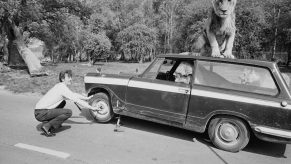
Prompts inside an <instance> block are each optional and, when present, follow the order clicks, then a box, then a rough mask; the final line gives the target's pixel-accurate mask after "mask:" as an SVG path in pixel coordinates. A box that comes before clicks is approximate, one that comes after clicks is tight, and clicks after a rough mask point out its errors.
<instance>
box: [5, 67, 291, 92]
mask: <svg viewBox="0 0 291 164" xmlns="http://www.w3.org/2000/svg"><path fill="white" fill-rule="evenodd" d="M149 64H150V63H144V64H139V63H120V62H108V63H105V62H98V63H97V64H95V65H94V66H88V65H87V64H86V63H61V64H58V65H56V66H44V68H45V70H47V71H48V72H49V75H48V76H41V77H33V78H31V77H30V75H29V74H28V72H27V71H26V70H11V71H10V72H6V73H0V86H4V88H5V89H6V90H9V91H12V92H15V93H39V94H45V93H46V92H47V91H48V90H49V89H50V88H51V87H53V86H54V85H55V84H56V83H58V74H59V72H60V71H62V70H66V69H71V70H72V71H73V84H72V85H71V86H69V87H70V88H71V89H72V90H73V91H75V92H77V93H84V92H85V90H84V81H83V78H84V75H85V74H86V73H88V72H95V71H96V69H97V68H98V67H102V73H110V74H118V73H120V72H124V73H135V72H136V69H138V73H141V72H143V71H144V69H145V68H146V67H147V66H148V65H149ZM281 70H282V72H285V73H286V74H287V75H288V76H289V77H290V79H291V73H290V72H291V71H290V70H291V69H290V68H281Z"/></svg>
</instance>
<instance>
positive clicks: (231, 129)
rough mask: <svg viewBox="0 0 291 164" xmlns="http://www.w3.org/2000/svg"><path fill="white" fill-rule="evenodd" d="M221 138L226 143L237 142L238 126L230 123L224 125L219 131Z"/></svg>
mask: <svg viewBox="0 0 291 164" xmlns="http://www.w3.org/2000/svg"><path fill="white" fill-rule="evenodd" d="M218 134H219V138H221V139H222V140H223V141H225V142H229V143H231V142H236V141H237V138H238V136H239V131H238V129H237V127H236V126H234V125H233V124H230V123H222V124H221V125H220V127H219V129H218Z"/></svg>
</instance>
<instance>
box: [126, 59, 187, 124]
mask: <svg viewBox="0 0 291 164" xmlns="http://www.w3.org/2000/svg"><path fill="white" fill-rule="evenodd" d="M178 63H180V61H179V62H177V60H175V59H165V58H157V59H156V60H155V62H153V64H152V65H151V66H150V68H149V69H147V70H146V71H145V72H144V73H143V74H142V75H141V76H139V77H134V78H132V79H131V80H130V81H129V83H128V88H127V92H126V107H127V109H128V110H129V111H130V112H134V113H138V114H141V115H144V116H147V117H154V118H158V119H162V120H166V121H174V122H178V123H184V122H185V118H186V113H187V106H188V100H189V96H190V84H189V83H188V84H187V83H183V82H175V77H174V71H175V69H177V67H178ZM191 74H192V69H191Z"/></svg>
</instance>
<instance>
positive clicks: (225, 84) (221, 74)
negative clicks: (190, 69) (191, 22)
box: [194, 61, 278, 96]
mask: <svg viewBox="0 0 291 164" xmlns="http://www.w3.org/2000/svg"><path fill="white" fill-rule="evenodd" d="M194 84H199V85H204V86H211V87H217V88H225V89H231V90H238V91H244V92H251V93H258V94H264V95H272V96H274V95H277V94H278V89H277V86H276V84H275V81H274V79H273V77H272V75H271V73H270V72H269V70H268V69H266V68H261V67H253V66H247V65H237V64H230V63H219V62H207V61H197V67H196V70H195V79H194Z"/></svg>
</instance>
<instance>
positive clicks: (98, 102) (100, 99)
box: [89, 92, 114, 123]
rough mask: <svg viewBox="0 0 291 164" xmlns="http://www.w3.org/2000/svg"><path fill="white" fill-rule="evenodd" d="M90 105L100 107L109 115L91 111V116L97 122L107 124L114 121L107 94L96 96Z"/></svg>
mask: <svg viewBox="0 0 291 164" xmlns="http://www.w3.org/2000/svg"><path fill="white" fill-rule="evenodd" d="M89 104H90V105H92V106H99V108H102V109H103V110H106V111H107V113H105V114H100V113H98V112H97V111H93V110H89V111H90V114H91V115H92V117H93V118H94V120H95V121H96V122H100V123H106V122H109V121H110V120H112V118H113V117H114V113H113V110H112V106H111V103H110V101H109V97H108V95H107V94H105V93H102V92H100V93H97V94H95V95H94V96H93V97H92V98H91V99H90V101H89Z"/></svg>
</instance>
